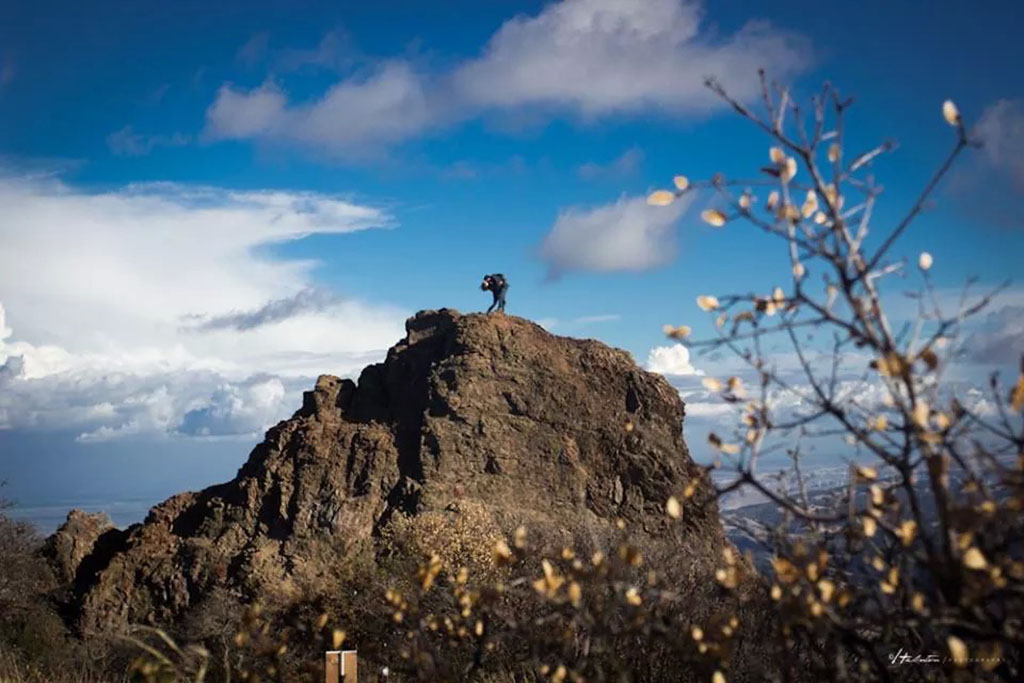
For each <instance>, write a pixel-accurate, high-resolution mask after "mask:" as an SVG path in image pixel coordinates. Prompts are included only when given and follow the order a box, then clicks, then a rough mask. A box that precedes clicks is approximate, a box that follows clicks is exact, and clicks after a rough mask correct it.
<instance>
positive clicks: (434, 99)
mask: <svg viewBox="0 0 1024 683" xmlns="http://www.w3.org/2000/svg"><path fill="white" fill-rule="evenodd" d="M430 87H431V86H430V85H429V84H428V83H427V81H426V80H425V79H424V78H423V77H422V76H421V75H420V74H419V73H417V72H416V71H415V69H414V68H413V66H412V65H411V64H409V63H407V62H404V61H397V60H396V61H391V62H385V63H383V64H380V65H378V66H377V67H376V68H375V69H373V70H372V71H371V72H369V73H367V74H364V75H360V76H358V77H354V78H350V79H346V80H344V81H341V82H339V83H337V84H335V85H334V86H332V87H331V88H330V89H329V90H328V91H327V92H326V93H325V94H324V96H323V97H322V98H321V99H319V100H316V101H314V102H312V103H308V104H299V105H293V104H290V103H289V102H288V97H287V95H286V94H285V93H284V91H283V90H281V89H280V88H279V87H278V86H277V85H276V84H275V83H273V82H267V83H264V84H263V85H262V86H260V87H259V88H257V89H255V90H250V91H245V90H242V89H238V88H235V87H234V86H231V85H224V86H222V87H221V89H220V91H219V92H218V94H217V99H216V100H215V101H214V103H213V104H212V105H211V106H210V108H209V110H208V111H207V112H206V121H207V127H206V134H207V137H208V138H210V139H214V140H216V139H230V138H260V139H267V140H277V141H285V142H296V143H299V144H304V145H308V146H313V147H318V146H326V147H327V148H328V149H332V150H335V151H341V150H344V151H349V152H357V151H372V150H374V149H375V148H377V147H379V146H382V145H389V144H393V143H397V142H401V141H403V140H405V139H408V138H409V137H412V136H413V135H418V134H420V133H422V132H424V131H425V130H427V129H429V128H431V127H432V126H435V125H438V124H439V123H440V122H442V121H444V120H445V119H446V118H447V112H448V110H449V106H450V100H448V99H447V98H444V97H441V96H439V95H438V93H437V92H431V91H430Z"/></svg>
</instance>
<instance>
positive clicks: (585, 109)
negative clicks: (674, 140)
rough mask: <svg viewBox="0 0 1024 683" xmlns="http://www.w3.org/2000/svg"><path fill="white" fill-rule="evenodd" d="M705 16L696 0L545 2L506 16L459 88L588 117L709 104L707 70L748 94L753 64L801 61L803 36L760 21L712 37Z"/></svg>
mask: <svg viewBox="0 0 1024 683" xmlns="http://www.w3.org/2000/svg"><path fill="white" fill-rule="evenodd" d="M702 18H703V6H702V4H701V3H698V2H681V1H680V0H564V1H563V2H559V3H552V4H550V5H548V6H547V7H545V8H544V10H543V11H541V13H540V14H538V15H537V16H533V17H525V16H520V17H516V18H514V19H511V20H509V21H507V22H505V24H504V25H502V27H501V28H500V29H499V30H498V31H497V33H495V34H494V36H493V37H492V38H491V40H490V42H489V43H488V44H487V47H486V48H485V49H484V54H483V56H482V57H481V58H479V59H477V60H474V61H472V62H469V63H467V64H464V65H463V66H462V67H461V68H459V69H458V70H457V72H456V73H455V80H456V83H457V86H458V87H457V89H458V91H459V92H461V93H463V95H464V97H466V99H467V100H468V101H471V102H473V103H475V104H477V105H479V106H484V107H521V106H524V105H531V104H535V105H546V106H560V107H568V108H571V109H573V110H575V111H578V112H580V113H582V114H583V115H586V116H595V115H602V114H608V113H613V112H620V111H639V110H643V109H648V108H652V107H653V108H658V109H665V110H669V111H707V110H710V109H712V108H714V107H716V106H718V102H716V101H715V98H714V96H713V95H712V94H711V93H709V92H708V91H707V89H706V88H705V87H704V85H703V79H704V78H705V77H706V76H716V77H718V78H719V79H720V80H722V81H723V82H725V83H727V84H729V87H730V88H731V89H732V91H733V92H734V93H735V94H736V95H737V96H739V97H748V96H750V95H752V94H754V93H755V92H756V88H757V87H758V79H757V70H758V68H761V67H764V68H766V69H768V70H770V71H771V72H772V73H773V75H776V76H778V77H781V78H785V77H787V76H789V75H791V74H792V73H793V72H794V71H796V70H797V69H799V68H800V67H802V66H803V65H804V64H805V63H806V61H807V54H806V53H807V49H806V46H805V45H804V43H803V41H802V40H800V39H798V38H796V37H794V36H793V35H791V34H787V33H785V32H782V31H778V30H776V29H773V28H772V27H771V26H769V25H768V24H766V23H764V22H749V23H747V24H746V25H744V26H743V27H742V28H741V29H740V30H739V31H738V32H737V33H736V34H734V35H732V36H729V37H726V38H723V39H715V38H714V37H713V33H712V31H711V30H709V29H707V28H706V27H702V25H701V24H702ZM702 29H703V30H702Z"/></svg>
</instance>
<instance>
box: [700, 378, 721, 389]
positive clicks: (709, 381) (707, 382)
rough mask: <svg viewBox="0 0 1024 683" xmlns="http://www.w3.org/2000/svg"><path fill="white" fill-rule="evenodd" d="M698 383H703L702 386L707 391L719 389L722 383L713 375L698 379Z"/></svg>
mask: <svg viewBox="0 0 1024 683" xmlns="http://www.w3.org/2000/svg"><path fill="white" fill-rule="evenodd" d="M700 383H701V384H703V385H704V388H705V389H707V390H708V391H721V390H722V383H721V382H719V381H718V380H717V379H715V378H714V377H705V378H704V379H702V380H701V381H700Z"/></svg>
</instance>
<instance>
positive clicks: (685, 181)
mask: <svg viewBox="0 0 1024 683" xmlns="http://www.w3.org/2000/svg"><path fill="white" fill-rule="evenodd" d="M672 182H673V183H675V185H676V189H677V190H679V191H680V192H683V191H685V190H686V188H688V187H690V179H689V178H687V177H686V176H684V175H677V176H676V177H675V178H673V179H672Z"/></svg>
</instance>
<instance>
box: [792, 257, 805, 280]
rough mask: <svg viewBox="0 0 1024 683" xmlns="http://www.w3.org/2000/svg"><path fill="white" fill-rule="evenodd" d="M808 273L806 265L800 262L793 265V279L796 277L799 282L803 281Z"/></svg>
mask: <svg viewBox="0 0 1024 683" xmlns="http://www.w3.org/2000/svg"><path fill="white" fill-rule="evenodd" d="M806 273H807V269H806V268H804V264H802V263H800V262H799V261H797V262H796V263H794V264H793V277H795V278H796V279H797V280H800V279H802V278H803V276H804V275H805V274H806Z"/></svg>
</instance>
